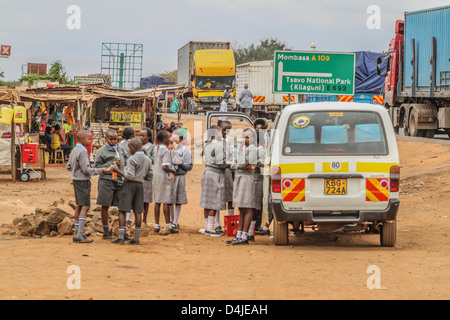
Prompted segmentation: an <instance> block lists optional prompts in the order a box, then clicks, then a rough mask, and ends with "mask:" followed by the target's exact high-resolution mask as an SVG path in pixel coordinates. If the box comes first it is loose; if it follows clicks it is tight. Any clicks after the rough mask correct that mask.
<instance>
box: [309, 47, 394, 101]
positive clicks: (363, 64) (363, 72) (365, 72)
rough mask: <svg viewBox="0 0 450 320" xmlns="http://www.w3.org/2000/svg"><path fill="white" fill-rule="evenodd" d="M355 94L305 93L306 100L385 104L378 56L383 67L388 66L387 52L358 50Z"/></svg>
mask: <svg viewBox="0 0 450 320" xmlns="http://www.w3.org/2000/svg"><path fill="white" fill-rule="evenodd" d="M355 54H356V59H355V94H354V95H353V96H338V95H332V96H327V95H312V94H310V95H305V96H304V102H322V101H341V102H361V103H371V104H383V101H384V98H383V88H384V79H383V78H381V77H380V76H378V75H377V63H378V58H382V60H381V61H382V65H381V67H385V66H386V60H385V59H384V58H385V57H386V54H384V53H377V52H370V51H357V52H355Z"/></svg>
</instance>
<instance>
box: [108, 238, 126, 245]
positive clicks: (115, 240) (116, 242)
mask: <svg viewBox="0 0 450 320" xmlns="http://www.w3.org/2000/svg"><path fill="white" fill-rule="evenodd" d="M111 243H114V244H125V240H124V239H119V238H116V239H114V240H113V241H111Z"/></svg>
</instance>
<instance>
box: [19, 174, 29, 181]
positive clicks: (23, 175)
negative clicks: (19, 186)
mask: <svg viewBox="0 0 450 320" xmlns="http://www.w3.org/2000/svg"><path fill="white" fill-rule="evenodd" d="M28 180H30V175H29V174H28V173H26V172H23V173H22V174H21V175H20V181H22V182H27V181H28Z"/></svg>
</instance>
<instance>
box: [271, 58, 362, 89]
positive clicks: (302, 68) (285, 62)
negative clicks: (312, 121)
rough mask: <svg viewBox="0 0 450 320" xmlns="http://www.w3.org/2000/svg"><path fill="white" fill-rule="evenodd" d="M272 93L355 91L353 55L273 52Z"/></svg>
mask: <svg viewBox="0 0 450 320" xmlns="http://www.w3.org/2000/svg"><path fill="white" fill-rule="evenodd" d="M273 85H274V87H273V93H294V94H338V95H353V94H354V93H355V54H354V53H336V52H314V51H303V52H302V51H275V54H274V81H273Z"/></svg>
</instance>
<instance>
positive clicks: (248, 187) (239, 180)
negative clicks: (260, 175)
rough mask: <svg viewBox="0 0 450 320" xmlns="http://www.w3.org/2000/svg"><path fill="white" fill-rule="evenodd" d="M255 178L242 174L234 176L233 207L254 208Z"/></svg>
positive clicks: (237, 173)
mask: <svg viewBox="0 0 450 320" xmlns="http://www.w3.org/2000/svg"><path fill="white" fill-rule="evenodd" d="M252 193H253V176H252V175H248V174H240V173H239V172H236V174H235V175H234V187H233V207H234V208H252V205H253V196H252Z"/></svg>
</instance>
